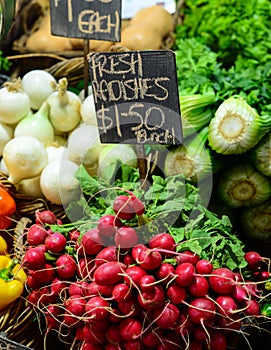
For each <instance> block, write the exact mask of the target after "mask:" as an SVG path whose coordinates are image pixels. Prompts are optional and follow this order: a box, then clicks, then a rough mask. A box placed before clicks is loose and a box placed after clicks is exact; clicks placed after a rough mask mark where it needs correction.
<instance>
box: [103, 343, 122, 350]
mask: <svg viewBox="0 0 271 350" xmlns="http://www.w3.org/2000/svg"><path fill="white" fill-rule="evenodd" d="M103 350H120V347H119V344H113V343H106V344H105V348H104V349H103Z"/></svg>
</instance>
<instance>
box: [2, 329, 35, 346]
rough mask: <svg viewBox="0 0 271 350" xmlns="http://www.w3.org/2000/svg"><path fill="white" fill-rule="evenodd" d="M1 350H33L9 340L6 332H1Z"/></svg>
mask: <svg viewBox="0 0 271 350" xmlns="http://www.w3.org/2000/svg"><path fill="white" fill-rule="evenodd" d="M0 350H31V349H30V348H29V347H27V346H24V345H21V344H19V343H17V342H15V341H13V340H9V339H8V338H7V337H6V334H5V333H4V332H0Z"/></svg>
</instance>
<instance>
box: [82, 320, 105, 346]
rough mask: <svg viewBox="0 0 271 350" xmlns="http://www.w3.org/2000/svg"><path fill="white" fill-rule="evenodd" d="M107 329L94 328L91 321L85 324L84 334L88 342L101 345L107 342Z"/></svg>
mask: <svg viewBox="0 0 271 350" xmlns="http://www.w3.org/2000/svg"><path fill="white" fill-rule="evenodd" d="M105 332H106V330H105V329H104V330H100V331H99V332H98V331H97V330H93V329H92V326H91V323H86V324H85V325H84V326H83V330H82V336H83V338H84V340H85V341H86V342H87V343H91V344H93V345H101V344H103V343H105V342H106V338H105Z"/></svg>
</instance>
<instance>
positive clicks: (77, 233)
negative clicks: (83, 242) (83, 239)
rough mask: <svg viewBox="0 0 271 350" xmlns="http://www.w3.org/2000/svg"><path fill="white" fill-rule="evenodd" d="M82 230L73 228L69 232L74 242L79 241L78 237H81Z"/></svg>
mask: <svg viewBox="0 0 271 350" xmlns="http://www.w3.org/2000/svg"><path fill="white" fill-rule="evenodd" d="M80 235H81V232H80V231H78V230H72V231H71V232H69V239H70V240H71V241H73V242H77V240H78V238H79V237H80Z"/></svg>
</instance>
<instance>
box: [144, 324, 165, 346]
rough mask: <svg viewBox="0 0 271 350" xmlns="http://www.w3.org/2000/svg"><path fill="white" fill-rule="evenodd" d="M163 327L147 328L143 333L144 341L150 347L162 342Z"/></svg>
mask: <svg viewBox="0 0 271 350" xmlns="http://www.w3.org/2000/svg"><path fill="white" fill-rule="evenodd" d="M162 332H163V331H162V329H159V328H157V329H155V330H147V331H145V332H144V333H143V335H142V343H143V344H144V345H145V346H148V347H150V348H151V347H156V346H158V345H159V344H160V339H161V337H162Z"/></svg>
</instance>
